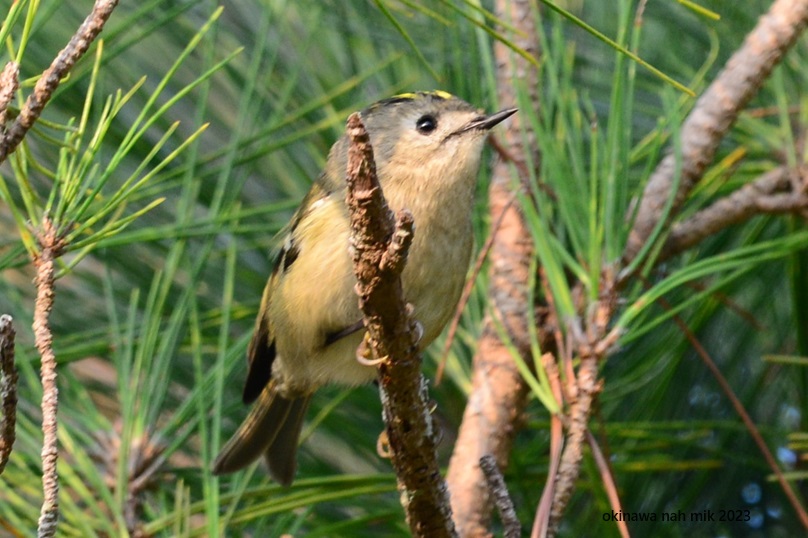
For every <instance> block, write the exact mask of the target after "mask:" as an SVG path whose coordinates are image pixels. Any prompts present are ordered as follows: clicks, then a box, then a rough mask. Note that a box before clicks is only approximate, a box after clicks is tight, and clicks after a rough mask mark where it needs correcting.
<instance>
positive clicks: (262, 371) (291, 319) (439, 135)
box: [214, 91, 516, 485]
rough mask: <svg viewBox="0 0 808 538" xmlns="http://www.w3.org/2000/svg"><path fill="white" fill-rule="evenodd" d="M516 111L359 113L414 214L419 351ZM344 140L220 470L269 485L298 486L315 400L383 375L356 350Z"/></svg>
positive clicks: (304, 228)
mask: <svg viewBox="0 0 808 538" xmlns="http://www.w3.org/2000/svg"><path fill="white" fill-rule="evenodd" d="M514 112H516V109H507V110H503V111H501V112H497V113H496V114H491V115H486V114H483V113H481V111H479V110H478V109H476V108H474V107H473V106H471V105H470V104H468V103H466V102H465V101H463V100H461V99H458V98H457V97H455V96H453V95H451V94H448V93H446V92H442V91H435V92H417V93H406V94H402V95H397V96H395V97H392V98H390V99H385V100H383V101H379V102H378V103H375V104H373V105H371V106H370V107H368V108H367V109H365V110H363V111H362V112H361V113H360V114H361V118H362V122H363V123H364V125H365V128H366V129H367V131H368V134H369V135H370V142H371V144H372V146H373V151H374V156H375V161H376V171H377V175H378V178H379V182H380V184H381V186H382V191H383V193H384V196H385V198H386V199H387V203H388V205H389V206H390V207H391V208H392V209H393V210H400V209H408V210H409V211H410V212H411V213H412V215H413V217H414V220H415V236H414V239H413V242H412V245H411V247H410V251H409V256H408V261H407V264H406V267H405V268H404V272H403V273H402V275H401V279H402V286H403V290H404V295H405V298H406V300H407V302H408V303H410V304H411V305H413V307H414V317H415V319H416V320H417V321H418V323H419V325H420V327H421V328H422V329H423V334H422V336H421V339H420V341H419V349H420V350H423V349H424V348H425V347H426V346H428V345H429V344H430V343H431V342H432V341H433V340H434V339H435V338H436V337H437V336H438V335H439V334H440V332H441V331H442V330H443V328H444V326H445V325H446V323H447V322H448V321H449V319H450V318H451V317H452V314H453V313H454V310H455V308H456V305H457V301H458V299H459V297H460V293H461V290H462V287H463V282H464V280H465V275H466V271H467V268H468V264H469V261H470V258H471V250H472V239H473V236H472V224H471V214H472V206H473V202H474V190H475V184H476V181H477V176H478V172H479V168H480V156H481V153H482V149H483V145H484V142H485V138H486V135H487V133H488V131H489V130H490V129H491V128H492V127H494V126H495V125H497V124H498V123H500V122H501V121H502V120H504V119H505V118H507V117H509V116H510V115H511V114H513V113H514ZM347 156H348V140H347V138H346V137H345V136H343V137H342V138H340V139H339V140H338V141H337V143H336V144H334V146H333V147H332V148H331V152H330V153H329V156H328V162H327V164H326V168H325V171H323V173H322V174H320V176H319V178H317V181H316V182H315V183H314V184H313V185H312V187H311V190H310V191H309V193H308V194H307V195H306V197H305V198H304V199H303V202H302V203H301V205H300V208H299V209H298V210H297V212H296V213H295V215H294V216H293V217H292V221H291V222H290V224H289V225H288V227H287V229H286V230H285V231H284V232H282V233H285V237H284V241H283V247H282V248H281V250H280V253H279V254H278V256H277V259H276V261H275V266H274V270H273V272H272V275H271V276H270V277H269V281H268V282H267V285H266V288H265V289H264V295H263V298H262V300H261V307H260V311H259V313H258V319H257V320H256V324H255V333H254V335H253V338H252V341H251V342H250V346H249V349H248V352H247V353H248V358H249V365H250V366H249V372H248V374H247V382H246V384H245V387H244V394H243V399H244V402H245V403H253V402H254V405H253V408H252V410H251V412H250V414H249V415H248V416H247V418H246V419H245V421H244V422H243V424H242V425H241V426H240V427H239V429H238V431H237V432H236V433H235V435H234V436H233V438H232V439H230V441H229V442H228V443H227V444H226V445H225V447H224V448H223V449H222V452H221V453H220V454H219V456H218V457H217V459H216V462H215V464H214V473H216V474H223V473H230V472H233V471H237V470H239V469H241V468H243V467H245V466H247V465H249V464H250V463H252V462H253V461H255V460H256V459H258V457H259V456H262V455H263V456H264V458H265V459H266V462H267V464H268V466H269V471H270V474H271V475H272V477H273V478H274V479H275V480H276V481H278V482H279V483H281V484H283V485H289V484H291V482H292V480H293V478H294V474H295V469H296V453H297V444H298V438H299V437H300V431H301V428H302V425H303V418H304V415H305V413H306V408H307V407H308V405H309V401H310V399H311V396H312V394H313V393H314V391H316V390H317V389H318V388H319V387H321V386H323V385H325V384H327V383H339V384H343V385H360V384H364V383H369V382H371V381H372V380H373V379H375V376H376V369H375V368H373V367H372V366H368V365H366V364H362V363H361V362H360V361H358V360H357V358H356V351H357V348H358V346H359V344H360V343H361V342H362V339H363V336H364V332H365V331H364V326H363V322H362V314H361V312H360V310H359V306H358V298H357V296H356V293H355V292H354V285H355V283H356V280H355V277H354V272H353V265H352V259H351V255H350V252H349V235H350V225H349V222H350V221H349V216H348V209H347V207H346V205H345V190H346V182H345V174H346V166H347Z"/></svg>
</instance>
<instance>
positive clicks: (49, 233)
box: [33, 217, 64, 538]
mask: <svg viewBox="0 0 808 538" xmlns="http://www.w3.org/2000/svg"><path fill="white" fill-rule="evenodd" d="M37 240H38V241H39V246H40V250H39V253H38V254H37V255H36V257H35V258H34V267H35V268H36V279H35V282H36V303H35V306H34V325H33V328H34V342H35V344H36V348H37V351H39V356H40V359H41V365H40V376H41V377H42V433H43V435H44V439H43V442H42V489H43V492H44V500H43V502H42V510H41V512H40V516H39V527H38V531H37V532H38V536H39V537H40V538H44V537H49V536H53V535H54V534H55V533H56V523H57V521H58V519H59V477H58V475H57V474H56V460H57V458H58V455H59V452H58V439H57V422H56V409H57V403H58V389H57V386H56V355H55V354H54V353H53V334H52V333H51V330H50V322H49V318H50V313H51V309H52V308H53V283H54V275H55V267H54V265H55V260H56V258H58V257H59V256H60V255H61V253H62V250H63V248H64V243H63V241H62V238H61V237H60V236H59V234H58V231H57V230H56V228H55V227H54V226H53V223H51V221H50V219H48V217H45V218H43V219H42V225H41V227H40V229H39V231H38V233H37Z"/></svg>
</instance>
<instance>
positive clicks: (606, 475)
mask: <svg viewBox="0 0 808 538" xmlns="http://www.w3.org/2000/svg"><path fill="white" fill-rule="evenodd" d="M586 441H587V443H589V449H590V450H591V451H592V456H593V457H594V458H595V463H596V464H597V466H598V470H599V471H600V479H601V482H603V488H604V489H605V490H606V496H607V497H608V498H609V503H610V504H611V506H612V510H613V511H615V512H618V513H619V512H620V511H622V507H621V505H620V495H619V494H618V493H617V484H616V483H615V481H614V474H613V473H612V469H611V466H610V465H609V460H607V459H606V457H605V456H604V455H603V451H602V450H601V449H600V445H598V441H597V439H595V436H594V435H592V432H590V431H587V432H586ZM617 529H618V530H619V531H620V536H622V537H623V538H629V532H628V525H626V522H625V521H623V520H622V519H620V520H618V521H617Z"/></svg>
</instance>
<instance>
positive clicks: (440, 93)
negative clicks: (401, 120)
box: [392, 90, 455, 101]
mask: <svg viewBox="0 0 808 538" xmlns="http://www.w3.org/2000/svg"><path fill="white" fill-rule="evenodd" d="M427 95H431V96H434V97H437V98H439V99H446V100H449V99H454V98H455V97H454V95H452V94H451V93H449V92H445V91H443V90H434V91H431V92H408V93H400V94H398V95H394V96H393V97H392V99H396V100H402V101H403V100H405V99H408V100H413V101H414V100H415V99H418V98H420V97H424V96H427Z"/></svg>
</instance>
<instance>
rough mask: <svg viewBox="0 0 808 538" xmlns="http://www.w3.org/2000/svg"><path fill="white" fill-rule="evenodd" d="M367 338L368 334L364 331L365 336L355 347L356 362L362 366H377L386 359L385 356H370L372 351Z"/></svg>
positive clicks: (368, 337)
mask: <svg viewBox="0 0 808 538" xmlns="http://www.w3.org/2000/svg"><path fill="white" fill-rule="evenodd" d="M369 339H370V335H369V334H368V333H365V338H363V339H362V343H360V344H359V347H358V348H356V362H358V363H359V364H361V365H362V366H378V365H379V364H381V363H383V362H384V361H386V360H387V357H380V358H378V359H374V358H372V357H373V352H372V351H371V350H370V345H369Z"/></svg>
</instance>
